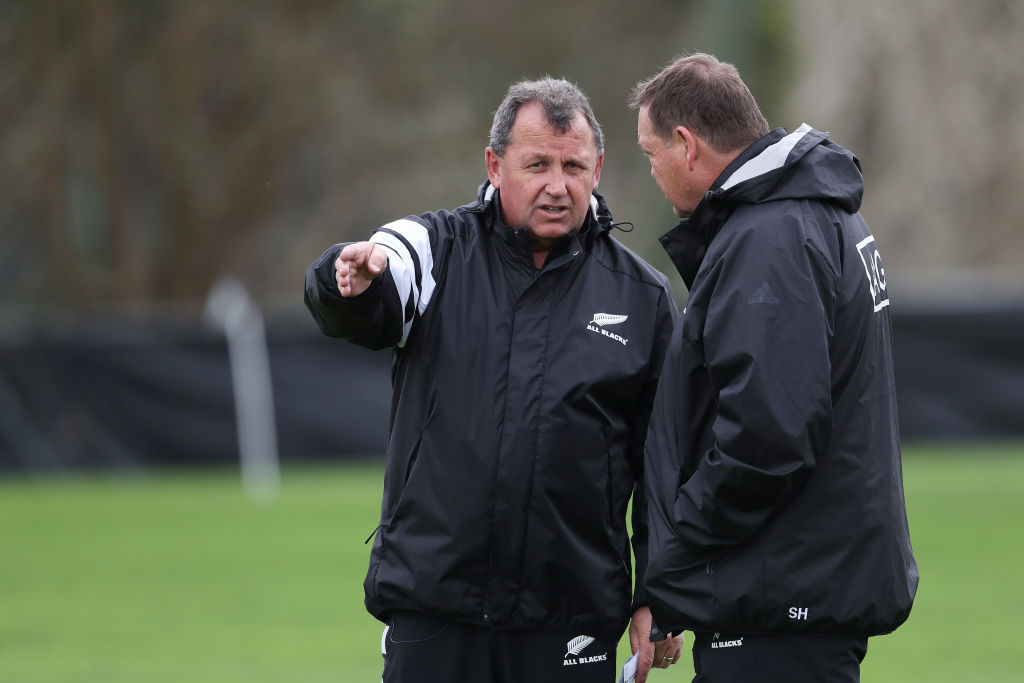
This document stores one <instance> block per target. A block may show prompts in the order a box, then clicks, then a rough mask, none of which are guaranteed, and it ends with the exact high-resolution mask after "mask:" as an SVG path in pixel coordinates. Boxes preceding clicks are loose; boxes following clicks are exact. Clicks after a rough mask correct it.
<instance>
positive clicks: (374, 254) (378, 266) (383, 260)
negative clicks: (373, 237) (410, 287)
mask: <svg viewBox="0 0 1024 683" xmlns="http://www.w3.org/2000/svg"><path fill="white" fill-rule="evenodd" d="M387 265H388V254H387V250H385V249H384V248H383V247H380V248H378V246H377V244H376V243H374V242H370V253H369V254H367V256H366V268H367V269H368V270H369V271H370V272H371V273H373V274H374V275H380V274H381V273H382V272H384V268H385V267H386V266H387Z"/></svg>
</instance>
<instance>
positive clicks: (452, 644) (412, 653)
mask: <svg viewBox="0 0 1024 683" xmlns="http://www.w3.org/2000/svg"><path fill="white" fill-rule="evenodd" d="M615 646H616V644H615V643H614V642H612V641H609V640H596V639H593V638H591V637H590V636H588V635H587V634H583V633H570V634H564V633H557V632H551V631H497V630H493V629H489V628H482V627H479V626H471V625H469V624H463V623H459V622H455V621H448V620H445V619H438V618H436V617H430V616H427V615H424V614H418V613H413V612H399V613H396V614H394V615H393V616H392V617H391V619H390V620H389V621H388V625H387V627H386V628H385V629H384V635H383V637H382V638H381V652H382V653H383V654H384V676H383V678H382V680H383V683H448V682H449V681H451V682H452V683H463V682H467V683H598V682H600V683H610V682H611V681H614V680H615V676H616V671H615Z"/></svg>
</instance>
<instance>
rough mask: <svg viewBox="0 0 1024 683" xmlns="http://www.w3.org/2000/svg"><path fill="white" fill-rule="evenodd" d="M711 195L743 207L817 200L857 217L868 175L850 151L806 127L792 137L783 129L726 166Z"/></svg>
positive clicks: (823, 134) (792, 134) (775, 131)
mask: <svg viewBox="0 0 1024 683" xmlns="http://www.w3.org/2000/svg"><path fill="white" fill-rule="evenodd" d="M711 194H712V197H714V198H716V199H719V200H721V201H726V202H734V203H740V204H760V203H762V202H766V201H774V200H777V199H809V200H817V201H823V202H827V203H830V204H835V205H836V206H838V207H839V208H841V209H843V210H844V211H846V212H847V213H856V212H857V211H858V210H860V204H861V199H862V198H863V196H864V177H863V175H862V174H861V169H860V161H858V159H857V157H855V156H854V155H853V153H852V152H850V150H848V149H846V148H845V147H842V146H840V145H837V144H836V143H834V142H832V141H831V140H829V139H828V133H824V132H822V131H820V130H815V129H814V128H812V127H810V126H809V125H807V124H806V123H805V124H803V125H801V126H800V127H799V128H797V129H796V130H795V131H793V132H792V133H790V134H788V135H786V131H785V129H784V128H778V129H776V130H774V131H772V132H771V133H769V134H768V135H766V136H765V137H763V138H761V140H759V141H758V142H757V143H754V144H753V145H751V146H750V147H749V148H748V149H747V150H746V151H745V152H744V153H743V154H741V155H740V156H739V157H737V158H736V159H735V160H734V161H733V163H731V164H729V166H728V167H726V169H725V170H724V171H723V172H722V175H721V176H719V178H718V181H716V183H715V186H714V188H712V192H711Z"/></svg>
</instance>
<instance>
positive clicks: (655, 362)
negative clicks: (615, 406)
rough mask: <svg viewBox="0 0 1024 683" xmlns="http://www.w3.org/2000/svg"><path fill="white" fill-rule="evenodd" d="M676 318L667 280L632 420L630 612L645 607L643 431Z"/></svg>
mask: <svg viewBox="0 0 1024 683" xmlns="http://www.w3.org/2000/svg"><path fill="white" fill-rule="evenodd" d="M677 317H678V309H677V306H676V301H675V297H674V296H673V295H672V290H671V288H670V287H669V284H668V280H665V282H664V283H663V286H662V294H661V297H660V299H659V300H658V322H657V329H656V331H655V338H654V344H653V346H652V348H651V357H650V358H651V360H650V364H649V366H648V367H649V373H648V376H647V383H646V386H645V390H644V397H643V400H642V401H641V402H640V404H639V405H638V406H637V410H636V414H635V416H634V420H635V423H634V424H635V426H634V435H635V437H634V439H635V440H634V443H633V448H632V453H631V456H632V458H631V459H632V463H633V469H634V478H633V480H634V485H633V511H632V520H631V523H632V528H633V535H632V537H631V541H632V544H633V557H634V558H635V560H636V577H635V581H634V585H635V588H634V590H633V608H632V610H631V611H636V609H637V608H638V607H641V606H643V605H646V604H647V603H648V599H647V589H646V588H645V587H644V577H645V576H646V574H647V565H648V547H649V538H650V535H649V529H648V503H647V486H646V484H645V476H646V473H645V470H644V445H645V443H646V440H647V430H648V427H649V425H650V421H651V413H652V411H653V409H654V400H655V396H656V394H657V391H658V381H659V379H660V377H661V370H662V366H663V364H664V361H665V352H666V350H667V348H668V345H669V343H670V342H671V340H672V334H673V332H674V331H675V325H676V322H677V320H676V319H677Z"/></svg>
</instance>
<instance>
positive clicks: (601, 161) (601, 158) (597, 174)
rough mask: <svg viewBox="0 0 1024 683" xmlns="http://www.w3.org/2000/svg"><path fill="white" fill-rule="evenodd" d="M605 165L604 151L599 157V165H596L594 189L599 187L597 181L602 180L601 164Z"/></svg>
mask: <svg viewBox="0 0 1024 683" xmlns="http://www.w3.org/2000/svg"><path fill="white" fill-rule="evenodd" d="M603 165H604V154H603V153H602V154H601V155H600V156H599V157H597V165H596V166H594V189H597V183H598V182H600V180H601V166H603Z"/></svg>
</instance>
